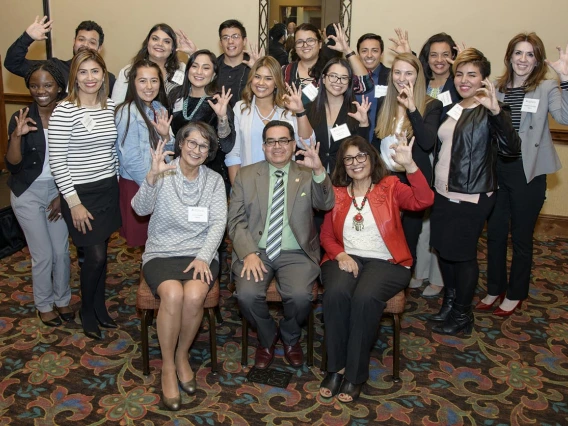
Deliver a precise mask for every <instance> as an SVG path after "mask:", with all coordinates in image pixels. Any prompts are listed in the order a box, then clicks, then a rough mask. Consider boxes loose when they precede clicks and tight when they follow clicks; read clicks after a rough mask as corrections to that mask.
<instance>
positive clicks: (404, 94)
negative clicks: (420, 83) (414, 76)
mask: <svg viewBox="0 0 568 426" xmlns="http://www.w3.org/2000/svg"><path fill="white" fill-rule="evenodd" d="M396 100H397V101H398V102H399V103H400V104H401V105H402V106H403V107H405V108H406V109H407V110H409V111H410V112H414V111H416V104H415V103H414V85H413V84H412V83H411V82H410V81H409V82H408V83H407V85H406V86H404V87H403V88H402V90H401V91H400V92H399V94H398V95H397V96H396Z"/></svg>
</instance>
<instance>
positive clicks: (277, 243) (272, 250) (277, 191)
mask: <svg viewBox="0 0 568 426" xmlns="http://www.w3.org/2000/svg"><path fill="white" fill-rule="evenodd" d="M274 175H275V176H276V178H277V179H276V183H275V184H274V191H273V193H272V209H271V210H270V219H269V221H268V236H267V237H266V256H268V258H269V259H270V260H274V259H276V258H277V257H278V256H280V249H281V246H282V225H283V223H284V179H282V177H283V176H284V172H283V171H282V170H276V171H275V172H274Z"/></svg>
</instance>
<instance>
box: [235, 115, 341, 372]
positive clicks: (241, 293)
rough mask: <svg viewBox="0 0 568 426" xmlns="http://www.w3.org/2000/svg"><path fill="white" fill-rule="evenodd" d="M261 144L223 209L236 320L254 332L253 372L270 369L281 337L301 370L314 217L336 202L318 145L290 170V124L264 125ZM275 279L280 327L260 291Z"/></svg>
mask: <svg viewBox="0 0 568 426" xmlns="http://www.w3.org/2000/svg"><path fill="white" fill-rule="evenodd" d="M262 139H263V141H264V145H263V147H262V149H263V151H264V155H265V156H266V161H262V162H260V163H256V164H252V165H250V166H246V167H243V168H242V169H240V170H239V172H238V174H237V176H236V178H235V183H234V185H233V193H232V196H231V203H230V207H229V235H230V237H231V239H232V240H233V263H232V269H233V271H232V272H233V275H234V277H235V282H236V287H237V291H236V293H235V295H236V297H237V299H238V301H239V308H240V310H241V314H242V315H244V316H245V318H246V319H247V320H248V321H249V323H250V324H251V325H252V326H253V327H255V328H256V329H257V332H258V340H259V346H258V348H257V350H256V358H255V366H256V367H257V368H261V369H262V368H267V367H268V366H269V365H270V363H271V362H272V360H273V358H274V346H275V345H276V343H277V342H278V338H279V336H280V335H281V336H282V343H283V344H284V354H285V357H286V359H287V360H288V362H289V363H290V364H291V365H293V366H294V367H300V366H301V365H302V364H303V353H302V348H301V346H300V343H299V340H300V336H301V334H302V329H301V324H302V323H304V322H305V320H306V318H307V317H308V315H309V313H310V309H311V302H312V286H313V282H314V280H315V279H316V278H317V277H318V275H319V273H320V268H319V261H320V243H319V237H318V234H317V231H316V228H315V226H314V222H313V209H314V208H316V209H320V210H330V209H331V208H333V206H334V204H335V196H334V193H333V189H332V186H331V180H330V179H329V176H328V175H327V173H326V172H325V169H324V167H323V166H322V164H321V161H320V159H319V155H318V148H319V146H318V145H316V146H315V147H306V148H305V150H304V151H301V152H300V153H301V154H303V155H304V160H303V161H298V163H296V162H295V161H292V156H293V155H294V151H295V150H296V145H295V139H294V129H293V128H292V126H291V125H290V124H289V123H287V122H283V121H271V122H269V123H268V124H267V125H266V127H265V128H264V131H263V135H262ZM274 275H276V279H277V281H278V285H277V288H278V291H279V292H280V294H281V296H282V302H283V307H284V318H283V319H282V320H281V321H280V327H278V326H277V325H276V323H275V321H274V319H273V318H272V316H271V315H270V312H269V310H268V306H267V304H266V289H267V288H268V285H269V284H270V281H271V280H272V278H273V276H274Z"/></svg>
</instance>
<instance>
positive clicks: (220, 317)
mask: <svg viewBox="0 0 568 426" xmlns="http://www.w3.org/2000/svg"><path fill="white" fill-rule="evenodd" d="M214 309H215V316H216V317H217V324H219V325H221V324H223V315H221V307H220V306H219V305H217V306H215V308H214Z"/></svg>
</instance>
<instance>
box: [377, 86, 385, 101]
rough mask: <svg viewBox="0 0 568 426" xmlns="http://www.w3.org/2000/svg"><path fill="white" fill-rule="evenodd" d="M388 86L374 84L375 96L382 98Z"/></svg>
mask: <svg viewBox="0 0 568 426" xmlns="http://www.w3.org/2000/svg"><path fill="white" fill-rule="evenodd" d="M387 87H388V86H375V98H382V97H383V96H386V95H387Z"/></svg>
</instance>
